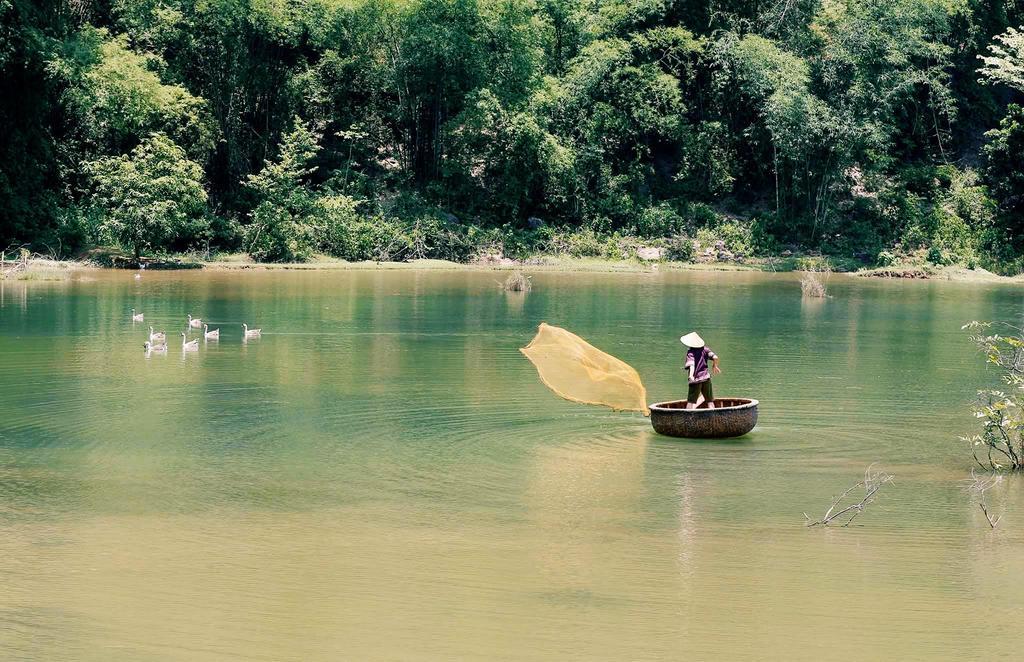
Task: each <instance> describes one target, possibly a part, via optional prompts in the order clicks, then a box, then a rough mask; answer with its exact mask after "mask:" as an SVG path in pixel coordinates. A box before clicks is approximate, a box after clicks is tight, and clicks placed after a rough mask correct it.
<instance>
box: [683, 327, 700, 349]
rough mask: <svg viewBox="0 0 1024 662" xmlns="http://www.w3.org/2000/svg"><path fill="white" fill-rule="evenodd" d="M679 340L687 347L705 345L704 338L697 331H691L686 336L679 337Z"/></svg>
mask: <svg viewBox="0 0 1024 662" xmlns="http://www.w3.org/2000/svg"><path fill="white" fill-rule="evenodd" d="M679 342H681V343H683V344H684V345H686V346H687V347H703V346H704V339H703V338H701V337H700V336H698V335H697V332H696V331H691V332H690V333H687V334H686V335H685V336H683V337H681V338H680V339H679Z"/></svg>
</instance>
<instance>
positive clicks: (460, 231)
mask: <svg viewBox="0 0 1024 662" xmlns="http://www.w3.org/2000/svg"><path fill="white" fill-rule="evenodd" d="M409 236H410V239H411V240H412V248H411V255H410V256H411V257H414V258H429V259H433V260H449V261H451V262H466V261H468V260H469V259H470V258H471V257H472V256H473V255H474V253H476V252H477V250H478V245H477V244H476V243H475V242H474V240H473V239H472V238H471V237H470V236H469V235H468V234H467V232H466V229H465V228H464V227H463V226H461V225H459V224H457V223H452V222H449V221H448V220H446V219H443V218H438V217H437V216H435V215H426V216H422V217H420V218H417V219H416V220H415V221H414V222H413V224H412V228H411V230H410V232H409ZM480 239H482V238H480ZM499 243H500V242H499ZM496 250H498V251H500V250H501V248H500V247H498V248H497V249H496Z"/></svg>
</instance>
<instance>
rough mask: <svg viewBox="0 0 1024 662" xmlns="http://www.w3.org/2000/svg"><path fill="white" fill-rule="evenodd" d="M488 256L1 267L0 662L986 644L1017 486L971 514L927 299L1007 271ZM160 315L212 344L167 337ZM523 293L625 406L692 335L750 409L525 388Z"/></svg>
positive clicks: (672, 373)
mask: <svg viewBox="0 0 1024 662" xmlns="http://www.w3.org/2000/svg"><path fill="white" fill-rule="evenodd" d="M499 277H500V275H495V274H493V273H486V272H436V271H434V272H415V271H397V272H369V271H367V272H351V273H337V272H309V273H287V272H250V273H175V274H161V273H147V274H145V275H144V277H143V278H142V279H141V280H138V281H136V280H134V279H133V278H132V277H131V275H130V274H126V273H121V272H83V273H81V274H78V275H76V277H75V278H74V279H73V280H71V281H69V282H59V283H45V282H40V283H18V282H15V283H0V386H2V394H0V587H2V589H0V659H5V660H6V659H27V660H62V659H75V660H453V659H459V660H627V659H631V660H660V659H673V660H675V659H722V660H727V659H728V660H737V659H786V660H820V659H851V658H856V659H865V660H868V659H994V658H998V657H1004V656H1005V657H1010V656H1014V657H1016V654H1017V653H1018V651H1019V649H1020V647H1021V645H1022V644H1024V635H1021V634H1020V629H1019V626H1018V625H1017V624H1018V623H1019V622H1020V618H1021V617H1022V616H1024V600H1022V599H1021V595H1022V591H1024V499H1022V498H1021V497H1020V492H1021V490H1022V489H1024V485H1022V484H1021V483H1020V482H1018V481H1016V480H1010V481H1007V482H1006V483H1005V484H1004V485H1003V486H1002V488H1001V489H1000V492H999V494H998V495H996V497H997V498H999V499H1001V500H1005V502H1006V515H1005V518H1004V520H1003V521H1002V522H1001V523H1000V525H999V527H998V528H997V529H996V530H994V531H991V530H990V529H989V527H988V525H987V523H986V522H985V520H984V518H983V516H982V515H981V513H980V511H979V510H978V509H977V507H976V506H975V505H973V504H972V503H971V501H970V499H969V498H968V496H967V495H966V494H965V492H964V490H963V483H962V481H963V479H964V478H965V477H967V476H968V475H969V470H970V463H969V453H968V452H967V450H966V449H965V448H964V446H963V445H962V443H961V442H959V441H958V440H957V435H959V434H963V433H966V432H968V431H970V430H971V426H972V424H973V420H972V419H971V418H970V416H969V414H968V413H967V405H968V403H969V402H970V400H971V398H972V395H973V392H974V390H975V389H976V388H977V386H978V385H979V384H980V383H983V382H985V381H986V380H989V379H991V378H992V377H993V375H991V374H990V373H986V372H985V370H984V368H983V366H982V365H981V362H980V359H979V357H978V356H977V355H976V354H975V353H974V352H973V350H972V349H971V347H970V345H969V344H968V343H967V341H966V339H965V335H964V333H963V332H962V331H960V326H961V325H962V324H963V323H964V322H966V321H968V320H971V319H1004V320H1014V319H1017V318H1018V317H1019V314H1020V312H1021V300H1022V298H1024V290H1021V289H1020V288H1019V287H1015V286H1006V285H967V284H958V283H939V282H883V281H866V280H855V279H852V278H850V279H848V278H839V277H837V278H835V279H833V281H832V284H831V292H832V294H833V295H834V297H833V298H832V299H829V300H827V301H807V300H802V299H801V297H800V293H799V285H798V283H797V281H796V278H795V277H793V276H792V275H778V276H775V275H769V276H764V275H752V274H701V273H684V274H678V273H671V274H670V273H655V274H635V275H622V274H536V275H535V276H534V277H533V283H534V291H533V292H532V293H530V294H528V295H525V296H524V295H519V294H505V293H503V292H501V291H500V289H499V288H498V287H497V286H496V284H495V281H496V279H497V278H499ZM133 307H134V308H138V309H139V310H141V311H143V312H144V314H145V320H146V321H145V323H144V324H135V325H133V324H132V322H131V321H130V319H131V318H130V315H129V310H130V309H131V308H133ZM188 313H191V314H192V315H194V316H197V317H201V318H203V319H204V320H207V321H208V323H210V325H211V326H216V327H220V328H221V329H222V332H221V335H222V337H221V339H220V341H219V342H216V343H214V342H210V343H205V344H204V343H202V341H200V343H201V345H202V346H201V348H200V350H199V351H198V352H197V353H194V354H190V355H183V354H182V352H181V350H180V336H177V337H175V336H173V335H172V334H177V333H178V332H180V331H181V330H183V329H184V327H185V316H186V314H188ZM541 321H547V322H549V323H552V324H557V325H561V326H565V327H567V328H569V329H570V330H572V331H574V332H576V333H578V334H580V335H582V336H583V337H584V338H586V339H588V340H589V341H591V342H592V343H593V344H595V345H597V346H598V347H600V348H602V349H604V350H606V351H608V352H610V353H612V354H614V355H616V356H618V357H620V358H622V359H623V360H625V361H626V362H628V363H630V364H632V365H633V366H634V367H636V368H637V370H638V371H639V372H640V374H641V375H642V376H643V378H644V380H645V383H646V385H647V387H648V391H649V395H650V399H651V400H652V401H654V400H663V399H670V398H675V397H681V396H682V395H683V394H684V389H685V384H684V379H683V376H682V373H681V371H680V369H679V364H680V362H681V358H682V357H681V350H680V345H679V343H678V340H677V338H678V336H679V335H680V334H681V333H683V332H686V331H689V330H692V329H697V330H699V331H700V332H701V334H702V335H703V336H704V338H705V339H707V341H708V343H709V345H710V346H711V347H712V348H713V349H714V350H715V351H716V352H717V353H718V354H719V355H720V356H721V357H722V368H723V374H722V375H720V376H719V377H718V378H716V381H715V391H716V394H718V395H719V396H730V395H732V396H747V397H756V398H759V399H760V400H761V403H762V405H761V417H760V421H759V424H758V427H757V428H756V429H755V430H754V432H753V433H752V434H751V435H750V436H748V437H746V438H744V439H741V440H734V441H723V442H708V441H704V442H691V441H685V440H677V439H669V438H663V437H658V436H656V435H655V434H654V433H653V432H652V430H651V428H650V425H649V423H648V421H647V419H645V418H643V417H642V416H639V415H633V414H616V413H614V412H610V411H604V410H601V409H596V408H590V407H585V406H580V405H575V404H572V403H570V402H566V401H563V400H559V399H557V398H556V397H555V396H554V395H552V394H551V393H550V392H549V391H548V390H547V389H545V388H544V386H543V385H542V384H541V383H540V382H539V380H538V379H537V376H536V372H535V371H534V369H533V367H532V366H531V365H530V363H529V362H528V361H526V360H525V359H524V358H523V357H522V356H521V355H520V354H519V352H518V348H519V347H520V346H523V345H525V344H526V343H527V342H528V341H529V339H530V337H531V336H532V333H533V331H534V329H535V328H536V326H537V324H538V323H539V322H541ZM242 322H248V323H249V324H250V326H256V327H262V328H263V330H264V331H263V337H262V338H259V339H257V340H253V341H250V342H247V343H243V342H242V338H241V335H242V334H241V323H242ZM151 323H152V324H153V325H154V326H156V327H157V328H158V329H166V330H167V331H168V336H169V344H170V351H169V352H168V353H167V354H166V355H151V356H149V357H147V356H146V355H145V354H144V352H143V350H142V343H143V341H144V340H145V338H146V331H148V326H149V324H151ZM144 329H145V330H144ZM192 336H193V337H195V336H196V334H195V333H193V334H192ZM873 462H877V463H879V466H881V467H883V468H885V469H887V470H889V471H891V472H892V473H894V474H895V475H896V482H895V485H893V486H892V487H891V488H890V489H888V490H887V491H886V493H885V494H884V495H883V497H882V498H881V499H880V500H879V501H878V502H877V503H876V504H874V505H873V506H872V507H871V508H870V509H869V510H868V511H867V512H866V513H865V514H864V515H863V516H862V517H861V518H859V519H858V520H857V523H858V524H860V526H856V527H851V528H849V529H828V530H823V529H806V528H805V527H804V526H803V515H802V514H801V513H802V512H804V511H807V512H809V513H814V514H820V513H821V512H822V511H823V510H824V509H825V507H826V506H827V505H828V502H829V500H830V497H831V496H832V495H833V494H834V493H836V492H837V491H839V490H841V489H842V488H844V487H845V486H847V485H848V484H851V483H853V482H855V481H856V480H857V479H858V477H859V476H860V474H861V473H862V472H863V471H864V469H865V467H866V466H867V465H869V464H871V463H873Z"/></svg>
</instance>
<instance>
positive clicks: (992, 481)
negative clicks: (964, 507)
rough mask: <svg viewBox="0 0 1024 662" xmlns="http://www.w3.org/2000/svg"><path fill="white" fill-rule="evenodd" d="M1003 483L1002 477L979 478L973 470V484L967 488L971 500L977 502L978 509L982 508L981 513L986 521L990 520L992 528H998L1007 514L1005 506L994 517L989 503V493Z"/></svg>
mask: <svg viewBox="0 0 1024 662" xmlns="http://www.w3.org/2000/svg"><path fill="white" fill-rule="evenodd" d="M1002 482H1003V477H1002V476H998V475H997V476H979V475H978V474H976V473H974V469H971V483H970V485H968V486H967V493H968V494H970V495H971V498H972V499H974V500H975V503H977V504H978V507H979V508H981V512H982V513H984V514H985V519H986V520H988V525H989V527H991V528H993V529H994V528H996V525H997V524H999V520H1001V519H1003V515H1004V514H1005V512H1006V507H1005V505H1004V506H1003V508H1002V509H1001V511H1000V513H999V515H998V516H993V514H992V513H991V511H990V510H989V503H988V495H987V493H988V491H989V490H991V489H992V488H993V487H995V486H996V485H999V484H1000V483H1002Z"/></svg>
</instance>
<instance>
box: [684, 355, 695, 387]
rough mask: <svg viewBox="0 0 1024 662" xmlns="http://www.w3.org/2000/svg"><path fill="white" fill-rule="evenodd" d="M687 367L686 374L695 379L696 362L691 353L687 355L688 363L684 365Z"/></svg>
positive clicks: (691, 379)
mask: <svg viewBox="0 0 1024 662" xmlns="http://www.w3.org/2000/svg"><path fill="white" fill-rule="evenodd" d="M683 367H684V368H686V374H687V375H689V378H690V381H691V382H692V381H693V370H694V368H695V367H696V363H695V361H694V360H693V357H691V356H690V355H689V354H687V355H686V363H685V364H684V365H683Z"/></svg>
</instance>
